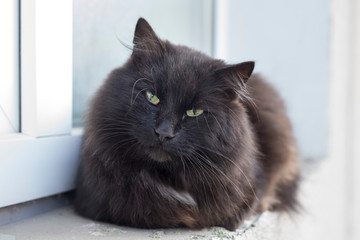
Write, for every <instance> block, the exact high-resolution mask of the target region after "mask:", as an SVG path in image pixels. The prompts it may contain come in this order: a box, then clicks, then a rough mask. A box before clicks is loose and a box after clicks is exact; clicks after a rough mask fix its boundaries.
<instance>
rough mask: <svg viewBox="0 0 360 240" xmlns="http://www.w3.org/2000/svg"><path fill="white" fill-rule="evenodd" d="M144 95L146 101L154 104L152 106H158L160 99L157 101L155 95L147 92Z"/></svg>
mask: <svg viewBox="0 0 360 240" xmlns="http://www.w3.org/2000/svg"><path fill="white" fill-rule="evenodd" d="M145 95H146V99H147V100H148V101H149V102H151V103H152V104H154V105H158V104H159V102H160V99H159V98H158V97H157V96H156V95H154V94H152V93H151V92H149V91H146V92H145Z"/></svg>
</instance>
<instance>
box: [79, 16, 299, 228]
mask: <svg viewBox="0 0 360 240" xmlns="http://www.w3.org/2000/svg"><path fill="white" fill-rule="evenodd" d="M253 68H254V63H253V62H245V63H240V64H237V65H227V64H225V63H224V62H223V61H221V60H216V59H213V58H210V57H208V56H206V55H204V54H202V53H200V52H197V51H195V50H192V49H190V48H187V47H184V46H176V45H173V44H171V43H170V42H168V41H163V40H161V39H159V38H158V37H157V36H156V34H155V33H154V31H153V30H152V28H151V27H150V25H149V24H148V23H147V22H146V21H145V20H144V19H142V18H141V19H139V21H138V23H137V25H136V30H135V36H134V48H133V53H132V56H131V57H130V59H129V60H128V62H127V63H126V64H125V65H124V66H122V67H120V68H117V69H115V70H114V71H113V72H112V73H111V74H110V75H109V77H108V78H107V80H106V82H105V83H104V85H103V86H102V87H101V88H100V89H99V91H98V92H97V94H96V96H95V98H94V99H93V102H92V105H91V109H90V113H89V116H88V119H87V124H86V128H85V134H84V139H83V145H82V160H81V165H80V170H79V175H78V180H77V197H76V202H75V209H76V211H77V212H78V213H80V214H81V215H83V216H86V217H89V218H92V219H95V220H100V221H107V222H112V223H116V224H121V225H128V226H134V227H143V228H156V227H181V226H187V227H190V228H195V229H199V228H203V227H209V226H214V225H216V226H223V227H225V228H227V229H229V230H235V229H236V228H237V227H238V226H239V225H240V224H241V223H242V221H243V220H244V219H245V218H246V217H248V216H249V215H253V214H257V213H259V212H261V211H264V210H268V209H270V210H271V209H274V210H288V209H294V208H295V206H296V198H295V194H296V189H297V179H298V168H297V157H296V147H295V144H294V140H293V137H292V133H291V127H290V124H289V121H288V118H287V117H286V115H285V111H284V107H283V104H282V101H281V100H280V98H279V97H278V95H277V93H276V92H275V91H274V90H273V89H272V88H271V87H270V86H269V85H268V84H267V83H265V82H264V81H263V80H261V78H260V77H259V76H256V75H255V76H253V77H251V78H250V75H251V73H252V71H253ZM249 78H250V79H249ZM248 80H249V83H246V82H247V81H248ZM146 91H150V92H152V93H154V94H155V95H156V96H157V97H158V98H159V99H160V102H159V104H157V105H154V104H152V103H150V102H149V101H148V100H147V99H146V96H145V92H146ZM190 109H202V110H204V112H203V114H201V115H200V116H198V117H189V116H187V115H186V111H187V110H190Z"/></svg>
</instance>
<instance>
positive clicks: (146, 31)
mask: <svg viewBox="0 0 360 240" xmlns="http://www.w3.org/2000/svg"><path fill="white" fill-rule="evenodd" d="M133 43H134V51H137V50H139V51H157V50H160V49H161V47H162V42H161V40H160V39H159V38H158V36H157V35H156V33H155V32H154V30H153V29H152V28H151V26H150V24H149V23H148V22H147V21H146V20H145V19H144V18H139V20H138V21H137V23H136V27H135V34H134V39H133Z"/></svg>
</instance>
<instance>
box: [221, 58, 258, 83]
mask: <svg viewBox="0 0 360 240" xmlns="http://www.w3.org/2000/svg"><path fill="white" fill-rule="evenodd" d="M254 67H255V62H252V61H250V62H242V63H239V64H234V65H229V66H226V67H224V68H221V69H218V70H217V71H216V74H217V75H218V76H220V77H222V78H225V79H227V80H230V79H236V80H238V81H241V82H243V83H246V82H247V80H248V79H249V78H250V76H251V74H252V72H253V70H254Z"/></svg>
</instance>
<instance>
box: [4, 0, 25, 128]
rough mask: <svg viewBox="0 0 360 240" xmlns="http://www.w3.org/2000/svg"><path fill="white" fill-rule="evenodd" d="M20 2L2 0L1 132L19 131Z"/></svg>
mask: <svg viewBox="0 0 360 240" xmlns="http://www.w3.org/2000/svg"><path fill="white" fill-rule="evenodd" d="M18 9H19V2H18V1H1V2H0V29H1V30H2V32H3V33H5V34H2V35H1V38H0V66H1V68H0V74H1V77H0V83H1V85H0V86H1V87H0V108H1V109H0V134H4V133H10V132H18V131H19V109H20V108H19V107H18V106H19V81H18V79H19V46H18V45H19V44H18V43H19V29H18V27H19V12H18Z"/></svg>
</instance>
